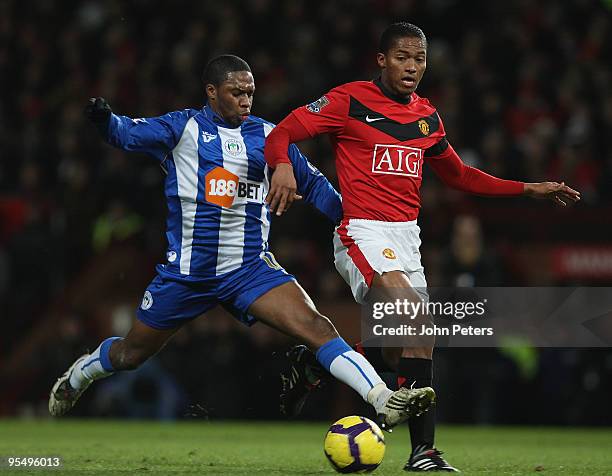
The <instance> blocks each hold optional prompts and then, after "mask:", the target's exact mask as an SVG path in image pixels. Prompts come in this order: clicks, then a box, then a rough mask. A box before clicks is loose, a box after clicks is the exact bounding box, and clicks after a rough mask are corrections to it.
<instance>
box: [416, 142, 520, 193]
mask: <svg viewBox="0 0 612 476" xmlns="http://www.w3.org/2000/svg"><path fill="white" fill-rule="evenodd" d="M425 160H426V161H427V163H428V164H429V166H430V167H431V168H432V169H433V171H434V172H435V173H436V175H437V176H438V177H440V179H441V180H442V181H443V182H444V183H445V184H446V185H448V186H449V187H452V188H455V189H457V190H461V191H463V192H468V193H473V194H476V195H483V196H494V197H495V196H497V197H508V196H516V195H521V194H522V193H523V190H524V183H523V182H517V181H515V180H504V179H500V178H497V177H494V176H492V175H489V174H487V173H486V172H483V171H482V170H479V169H477V168H475V167H470V166H469V165H466V164H464V163H463V161H462V160H461V158H460V157H459V155H458V154H457V152H455V150H454V149H453V147H452V146H451V145H450V144H449V143H448V141H447V140H446V137H443V138H442V139H441V140H440V141H439V142H438V143H436V144H435V145H433V146H432V147H430V148H428V149H426V150H425Z"/></svg>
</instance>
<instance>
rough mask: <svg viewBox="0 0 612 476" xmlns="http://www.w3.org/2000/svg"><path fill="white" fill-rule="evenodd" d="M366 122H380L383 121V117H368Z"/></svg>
mask: <svg viewBox="0 0 612 476" xmlns="http://www.w3.org/2000/svg"><path fill="white" fill-rule="evenodd" d="M365 119H366V122H376V121H382V120H383V119H384V117H370V116H366V118H365Z"/></svg>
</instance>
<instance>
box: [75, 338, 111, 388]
mask: <svg viewBox="0 0 612 476" xmlns="http://www.w3.org/2000/svg"><path fill="white" fill-rule="evenodd" d="M117 339H120V337H109V338H108V339H106V340H105V341H103V342H102V343H101V344H100V345H99V346H98V348H97V349H96V350H94V351H93V352H92V353H91V354H90V356H89V357H87V359H85V360H84V361H83V362H80V363H79V365H77V366H76V367H75V368H74V369H72V373H71V374H70V386H71V387H72V388H74V389H76V390H79V389H81V388H83V387H84V386H85V385H87V384H88V383H89V382H91V381H92V380H98V379H101V378H104V377H108V376H109V375H112V374H113V373H114V372H115V369H113V366H112V364H111V362H110V357H109V351H110V346H111V344H112V343H113V341H115V340H117Z"/></svg>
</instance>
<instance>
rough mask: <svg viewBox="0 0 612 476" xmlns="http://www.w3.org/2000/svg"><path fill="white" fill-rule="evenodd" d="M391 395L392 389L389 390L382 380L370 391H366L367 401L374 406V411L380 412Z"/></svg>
mask: <svg viewBox="0 0 612 476" xmlns="http://www.w3.org/2000/svg"><path fill="white" fill-rule="evenodd" d="M391 395H393V390H390V389H389V388H388V387H387V386H386V385H385V384H384V382H381V383H379V384H378V385H376V386H375V387H374V388H373V389H372V390H370V392H369V393H368V397H367V401H368V403H369V404H370V405H372V406H373V407H374V409H375V410H376V413H381V411H382V409H383V408H384V406H385V403H387V400H389V397H390V396H391Z"/></svg>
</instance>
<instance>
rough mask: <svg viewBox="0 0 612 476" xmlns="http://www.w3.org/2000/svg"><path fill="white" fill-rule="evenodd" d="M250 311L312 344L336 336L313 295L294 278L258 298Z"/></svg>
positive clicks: (314, 346)
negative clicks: (307, 292) (311, 296)
mask: <svg viewBox="0 0 612 476" xmlns="http://www.w3.org/2000/svg"><path fill="white" fill-rule="evenodd" d="M249 313H250V314H252V315H253V316H255V317H256V318H257V319H258V320H260V321H262V322H265V323H266V324H268V325H270V326H272V327H274V328H276V329H278V330H279V331H281V332H283V333H285V334H287V335H289V336H291V337H294V338H296V339H298V340H301V341H303V342H305V343H306V344H307V345H309V346H310V347H313V348H319V347H320V346H321V345H323V344H324V343H325V342H327V341H329V340H330V339H333V338H335V337H337V336H338V333H337V332H336V329H335V328H334V326H333V324H331V322H330V321H329V319H327V318H326V317H324V316H323V315H321V314H320V313H319V312H318V311H317V309H316V307H315V305H314V303H313V302H312V299H310V297H309V296H308V294H306V292H305V291H304V290H303V289H302V287H301V286H300V285H299V284H298V283H297V282H295V281H290V282H287V283H284V284H281V285H280V286H277V287H275V288H273V289H270V290H269V291H268V292H266V293H265V294H263V295H262V296H260V297H259V298H257V299H256V300H255V301H254V302H253V303H252V304H251V306H250V307H249Z"/></svg>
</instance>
